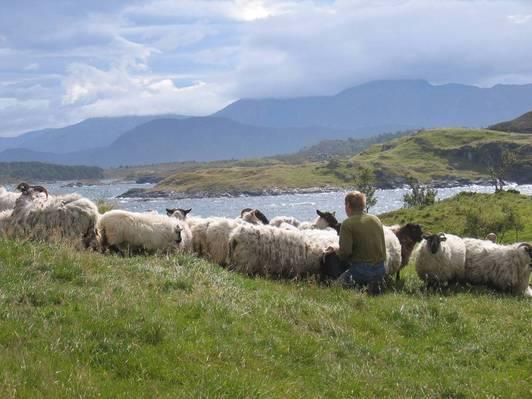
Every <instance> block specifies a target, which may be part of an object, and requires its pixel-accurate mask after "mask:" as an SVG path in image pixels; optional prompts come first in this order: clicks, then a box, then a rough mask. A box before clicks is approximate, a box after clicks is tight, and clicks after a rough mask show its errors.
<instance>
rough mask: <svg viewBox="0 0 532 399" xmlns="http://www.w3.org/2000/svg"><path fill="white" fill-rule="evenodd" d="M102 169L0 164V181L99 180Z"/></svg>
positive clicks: (24, 163) (101, 176)
mask: <svg viewBox="0 0 532 399" xmlns="http://www.w3.org/2000/svg"><path fill="white" fill-rule="evenodd" d="M101 178H103V169H101V168H98V167H94V166H65V165H54V164H47V163H41V162H0V181H2V182H6V181H19V180H37V181H43V180H76V179H101Z"/></svg>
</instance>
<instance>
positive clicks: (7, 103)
mask: <svg viewBox="0 0 532 399" xmlns="http://www.w3.org/2000/svg"><path fill="white" fill-rule="evenodd" d="M397 78H400V79H402V78H422V79H427V80H429V81H431V82H433V83H436V84H439V83H448V82H457V83H466V84H475V85H479V86H492V85H494V84H497V83H515V84H522V83H532V1H531V0H386V1H385V0H336V1H334V0H130V1H122V0H112V1H110V0H106V1H102V0H91V1H88V0H48V1H43V0H17V1H8V0H3V1H2V12H1V13H0V136H8V135H14V134H18V133H21V132H24V131H28V130H32V129H39V128H44V127H55V126H63V125H66V124H70V123H75V122H77V121H80V120H82V119H85V118H88V117H94V116H114V115H132V114H158V113H179V114H188V115H205V114H209V113H211V112H214V111H216V110H218V109H220V108H222V107H223V106H225V105H227V104H228V103H230V102H231V101H234V100H236V99H238V98H243V97H297V96H306V95H321V94H334V93H336V92H338V91H340V90H342V89H344V88H347V87H350V86H353V85H356V84H359V83H363V82H366V81H370V80H374V79H397Z"/></svg>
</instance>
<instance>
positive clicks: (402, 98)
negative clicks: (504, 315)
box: [0, 80, 532, 166]
mask: <svg viewBox="0 0 532 399" xmlns="http://www.w3.org/2000/svg"><path fill="white" fill-rule="evenodd" d="M530 109H532V84H529V85H497V86H494V87H492V88H478V87H475V86H466V85H458V84H447V85H441V86H435V85H431V84H429V83H428V82H426V81H423V80H395V81H375V82H370V83H367V84H363V85H360V86H356V87H353V88H350V89H347V90H344V91H342V92H340V93H338V94H336V95H334V96H316V97H304V98H293V99H243V100H238V101H236V102H234V103H232V104H230V105H229V106H227V107H225V108H224V109H222V110H220V111H218V112H216V113H215V114H213V115H212V116H206V117H185V116H179V115H158V116H157V115H152V116H125V117H109V118H92V119H87V120H85V121H82V122H80V123H78V124H75V125H72V126H66V127H63V128H59V129H44V130H39V131H32V132H28V133H25V134H23V135H20V136H18V137H14V138H0V161H41V162H50V163H61V164H69V165H73V164H76V165H79V164H85V165H97V166H119V165H141V164H150V163H161V162H176V161H187V160H197V161H210V160H220V159H239V158H249V157H259V156H268V155H276V154H284V153H291V152H294V151H297V150H299V149H301V148H302V147H304V146H308V145H312V144H315V143H317V142H319V141H320V140H327V139H342V138H347V137H353V138H360V137H367V136H370V135H374V134H378V133H383V132H392V131H397V130H407V129H417V128H428V127H453V126H455V127H464V126H467V127H481V126H487V125H490V124H493V123H495V122H498V121H501V120H508V119H511V118H515V117H516V116H518V115H520V114H522V113H524V112H526V111H529V110H530Z"/></svg>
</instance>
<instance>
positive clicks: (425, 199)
mask: <svg viewBox="0 0 532 399" xmlns="http://www.w3.org/2000/svg"><path fill="white" fill-rule="evenodd" d="M408 185H409V186H410V189H411V190H412V191H411V192H410V193H406V194H405V195H404V196H403V203H404V205H403V207H404V208H412V207H414V206H427V205H432V204H434V202H436V195H438V191H437V190H435V189H432V188H430V187H427V186H426V185H423V184H420V183H419V182H418V181H417V180H415V179H412V178H411V179H409V180H408Z"/></svg>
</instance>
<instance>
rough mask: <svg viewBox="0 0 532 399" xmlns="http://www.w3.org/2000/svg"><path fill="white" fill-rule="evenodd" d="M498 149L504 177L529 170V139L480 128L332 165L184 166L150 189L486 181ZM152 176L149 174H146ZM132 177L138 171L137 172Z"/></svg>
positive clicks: (437, 132)
mask: <svg viewBox="0 0 532 399" xmlns="http://www.w3.org/2000/svg"><path fill="white" fill-rule="evenodd" d="M501 149H511V150H512V151H514V152H515V153H516V154H517V155H518V157H517V158H518V164H517V165H516V166H515V167H513V168H512V169H511V170H510V171H509V172H510V174H509V175H510V177H513V176H517V177H521V178H522V177H523V176H527V175H529V174H530V173H531V172H532V155H531V154H532V135H529V134H518V133H503V132H496V131H491V130H485V129H432V130H426V131H421V132H419V133H417V134H413V135H407V136H404V137H400V138H397V139H394V140H391V141H387V142H385V143H384V144H376V145H373V146H372V147H370V148H369V149H368V150H366V151H364V152H362V153H360V154H357V155H354V156H352V157H339V158H336V159H335V160H334V161H333V162H330V161H329V162H325V161H322V162H303V163H295V164H291V163H285V162H283V161H281V160H280V159H262V160H249V161H238V162H236V161H235V162H226V163H212V164H198V165H196V166H195V167H194V166H191V165H189V166H188V168H187V169H183V170H180V171H179V172H178V173H176V174H174V175H167V176H166V178H165V179H164V180H162V181H161V182H160V183H159V184H158V185H157V186H156V187H155V188H154V190H157V191H159V190H163V191H164V190H173V191H178V192H188V193H197V192H203V191H208V192H224V191H237V192H238V191H246V190H248V191H256V190H262V189H264V188H273V187H278V188H282V189H293V188H306V187H324V186H334V187H350V186H352V185H353V182H354V180H353V176H356V175H357V174H358V172H359V170H360V167H369V168H372V169H373V170H374V171H375V172H378V174H379V175H378V179H377V180H378V181H384V182H394V185H400V184H403V183H405V181H406V180H405V177H406V176H412V177H415V178H417V179H418V180H420V181H422V182H430V181H433V180H434V181H439V182H446V181H447V182H448V181H455V180H457V179H462V181H463V182H465V181H475V180H487V179H488V178H489V174H488V170H487V165H486V164H485V163H483V162H485V161H486V160H487V158H488V157H489V156H490V155H491V154H493V155H495V156H496V154H497V153H498V151H499V150H501ZM152 172H153V171H152ZM137 173H138V171H137Z"/></svg>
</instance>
